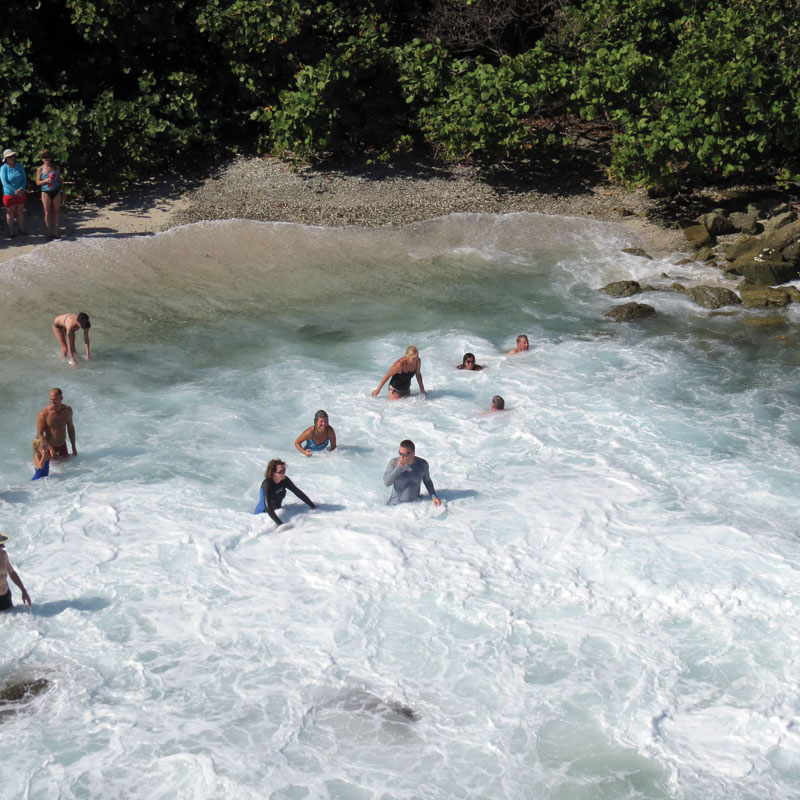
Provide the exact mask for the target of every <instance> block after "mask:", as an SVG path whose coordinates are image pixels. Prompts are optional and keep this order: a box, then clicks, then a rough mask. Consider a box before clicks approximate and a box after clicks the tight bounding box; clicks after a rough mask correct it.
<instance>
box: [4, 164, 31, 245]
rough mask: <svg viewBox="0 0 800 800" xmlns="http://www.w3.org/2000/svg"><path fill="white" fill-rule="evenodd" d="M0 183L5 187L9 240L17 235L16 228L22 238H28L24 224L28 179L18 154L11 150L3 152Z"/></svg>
mask: <svg viewBox="0 0 800 800" xmlns="http://www.w3.org/2000/svg"><path fill="white" fill-rule="evenodd" d="M0 183H2V185H3V205H4V206H5V208H6V225H8V238H9V239H13V238H14V236H16V235H17V234H16V233H15V232H14V228H16V229H17V230H18V231H19V233H20V234H21V235H22V236H27V231H26V230H25V226H24V224H23V215H24V212H25V201H26V200H27V199H28V195H27V194H26V192H25V186H26V185H27V183H28V178H27V176H26V175H25V169H24V167H23V166H22V164H17V154H16V153H15V152H14V151H13V150H10V149H6V150H4V151H3V165H2V166H0Z"/></svg>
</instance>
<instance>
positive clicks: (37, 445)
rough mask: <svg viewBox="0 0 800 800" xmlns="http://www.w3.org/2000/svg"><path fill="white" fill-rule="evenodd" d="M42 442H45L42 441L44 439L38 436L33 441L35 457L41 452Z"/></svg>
mask: <svg viewBox="0 0 800 800" xmlns="http://www.w3.org/2000/svg"><path fill="white" fill-rule="evenodd" d="M42 441H43V440H42V437H41V436H37V437H36V438H35V439H34V440H33V454H34V455H36V454H37V453H38V452H39V448H40V447H41V446H42Z"/></svg>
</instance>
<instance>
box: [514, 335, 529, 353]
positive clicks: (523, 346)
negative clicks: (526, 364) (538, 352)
mask: <svg viewBox="0 0 800 800" xmlns="http://www.w3.org/2000/svg"><path fill="white" fill-rule="evenodd" d="M529 346H530V345H529V344H528V337H527V336H526V335H525V334H524V333H521V334H520V335H519V336H517V350H527V349H528V347H529Z"/></svg>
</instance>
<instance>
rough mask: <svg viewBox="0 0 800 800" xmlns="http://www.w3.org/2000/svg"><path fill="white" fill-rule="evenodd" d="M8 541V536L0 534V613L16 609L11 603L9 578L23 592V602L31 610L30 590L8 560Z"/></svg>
mask: <svg viewBox="0 0 800 800" xmlns="http://www.w3.org/2000/svg"><path fill="white" fill-rule="evenodd" d="M7 541H8V536H6V535H5V534H4V533H0V611H7V610H8V609H9V608H13V607H14V603H13V602H12V601H11V589H9V588H8V579H9V578H11V580H12V581H14V583H15V584H16V585H17V587H18V588H19V590H20V591H21V592H22V602H23V603H27V605H28V607H29V608H30V606H31V597H30V595H29V594H28V590H27V589H26V588H25V586H24V585H23V583H22V578H20V577H19V575H17V572H16V570H15V569H14V567H12V566H11V562H10V561H9V560H8V553H6V542H7Z"/></svg>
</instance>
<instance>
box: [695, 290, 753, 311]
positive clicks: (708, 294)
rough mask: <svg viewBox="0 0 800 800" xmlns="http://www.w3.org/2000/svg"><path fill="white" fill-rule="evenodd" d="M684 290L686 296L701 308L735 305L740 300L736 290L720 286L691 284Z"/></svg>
mask: <svg viewBox="0 0 800 800" xmlns="http://www.w3.org/2000/svg"><path fill="white" fill-rule="evenodd" d="M685 291H686V294H687V296H689V297H690V298H691V299H692V300H693V301H694V302H695V303H697V305H699V306H703V308H722V307H723V306H737V305H739V304H740V303H741V302H742V301H741V300H740V299H739V295H737V294H736V292H732V291H731V290H730V289H725V288H724V287H722V286H691V287H689V288H688V289H686V290H685Z"/></svg>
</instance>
